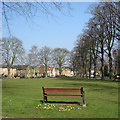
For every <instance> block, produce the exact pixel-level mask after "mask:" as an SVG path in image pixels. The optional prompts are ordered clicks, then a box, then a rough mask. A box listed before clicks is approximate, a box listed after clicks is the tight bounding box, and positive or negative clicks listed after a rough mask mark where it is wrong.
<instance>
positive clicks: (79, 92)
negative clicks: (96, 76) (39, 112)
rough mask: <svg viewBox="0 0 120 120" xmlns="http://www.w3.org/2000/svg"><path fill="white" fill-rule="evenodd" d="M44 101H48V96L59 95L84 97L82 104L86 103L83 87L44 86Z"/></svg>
mask: <svg viewBox="0 0 120 120" xmlns="http://www.w3.org/2000/svg"><path fill="white" fill-rule="evenodd" d="M42 89H43V103H44V102H45V101H46V102H47V96H55V97H56V96H58V97H82V105H83V104H84V103H85V100H84V91H83V87H81V88H44V87H42Z"/></svg>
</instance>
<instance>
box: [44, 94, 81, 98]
mask: <svg viewBox="0 0 120 120" xmlns="http://www.w3.org/2000/svg"><path fill="white" fill-rule="evenodd" d="M45 96H60V97H63V96H66V97H73V96H74V97H81V96H82V95H52V94H51V95H45Z"/></svg>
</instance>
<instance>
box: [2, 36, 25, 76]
mask: <svg viewBox="0 0 120 120" xmlns="http://www.w3.org/2000/svg"><path fill="white" fill-rule="evenodd" d="M23 53H24V49H23V45H22V41H21V40H19V39H17V38H16V37H12V38H3V39H2V62H3V64H6V65H7V69H8V76H9V77H10V68H12V67H13V64H14V62H15V60H18V59H20V58H21V56H22V55H23Z"/></svg>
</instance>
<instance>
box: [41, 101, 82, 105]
mask: <svg viewBox="0 0 120 120" xmlns="http://www.w3.org/2000/svg"><path fill="white" fill-rule="evenodd" d="M40 103H43V100H40ZM45 103H48V104H62V105H81V104H80V103H79V102H75V101H74V102H65V101H47V102H46V101H45Z"/></svg>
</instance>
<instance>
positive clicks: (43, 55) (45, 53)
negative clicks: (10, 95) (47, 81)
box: [38, 46, 52, 77]
mask: <svg viewBox="0 0 120 120" xmlns="http://www.w3.org/2000/svg"><path fill="white" fill-rule="evenodd" d="M51 51H52V50H51V48H49V47H47V46H44V47H42V48H41V49H40V50H39V52H38V59H39V63H40V64H41V65H43V66H44V67H45V76H46V77H47V71H48V66H49V65H50V64H51Z"/></svg>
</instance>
